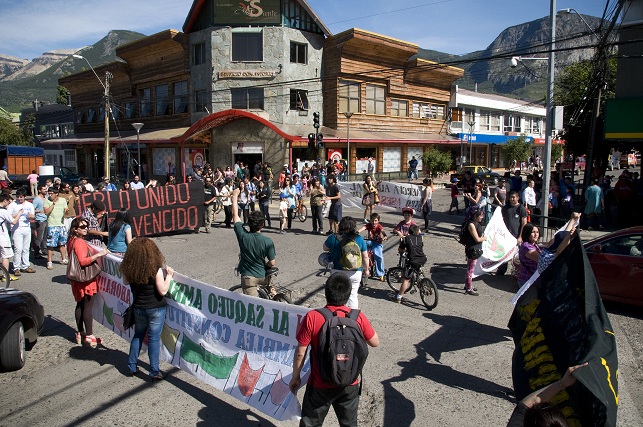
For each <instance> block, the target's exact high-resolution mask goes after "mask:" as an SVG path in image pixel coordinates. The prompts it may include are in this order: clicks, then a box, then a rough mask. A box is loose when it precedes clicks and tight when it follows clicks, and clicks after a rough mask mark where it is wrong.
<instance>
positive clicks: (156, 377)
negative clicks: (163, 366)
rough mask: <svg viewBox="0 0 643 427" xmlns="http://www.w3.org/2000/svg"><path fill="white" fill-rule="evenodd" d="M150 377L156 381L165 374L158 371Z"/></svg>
mask: <svg viewBox="0 0 643 427" xmlns="http://www.w3.org/2000/svg"><path fill="white" fill-rule="evenodd" d="M150 378H152V379H153V380H156V381H163V380H164V379H165V374H164V373H163V372H159V373H158V374H156V375H150Z"/></svg>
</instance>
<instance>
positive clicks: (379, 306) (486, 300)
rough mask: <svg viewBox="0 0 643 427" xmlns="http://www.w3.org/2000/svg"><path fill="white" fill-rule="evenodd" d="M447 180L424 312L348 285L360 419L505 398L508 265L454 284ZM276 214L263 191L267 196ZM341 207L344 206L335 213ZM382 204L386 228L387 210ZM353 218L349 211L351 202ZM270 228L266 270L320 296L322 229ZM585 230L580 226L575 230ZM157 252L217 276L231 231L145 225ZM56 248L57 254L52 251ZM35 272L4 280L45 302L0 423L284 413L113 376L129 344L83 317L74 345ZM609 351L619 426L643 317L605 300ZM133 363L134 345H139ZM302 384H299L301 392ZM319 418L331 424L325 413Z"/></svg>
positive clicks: (451, 410) (627, 417)
mask: <svg viewBox="0 0 643 427" xmlns="http://www.w3.org/2000/svg"><path fill="white" fill-rule="evenodd" d="M449 203H450V198H449V190H448V189H438V190H437V191H436V193H435V196H434V210H435V213H434V215H433V219H434V221H433V222H432V231H431V233H429V235H428V236H426V237H425V247H426V248H427V255H428V258H429V263H430V264H433V266H434V272H433V278H434V280H435V281H436V282H437V284H438V288H439V297H440V301H439V305H438V307H437V308H436V309H435V310H433V311H431V312H428V311H426V310H425V308H424V306H423V305H422V304H421V302H420V300H419V297H417V296H416V295H411V296H410V297H409V302H408V303H405V304H401V305H398V304H394V303H392V302H391V301H390V300H389V298H390V292H389V291H388V287H387V285H386V284H385V283H379V282H378V283H374V282H371V284H370V285H371V286H370V288H369V289H368V290H365V291H363V292H362V293H361V294H360V297H359V298H360V308H361V309H362V310H363V311H364V312H365V313H366V315H367V316H368V317H369V318H370V319H371V321H372V323H373V325H374V327H375V328H376V330H377V331H378V333H379V335H380V338H381V346H380V347H378V348H376V349H374V350H373V351H371V355H370V357H369V359H368V362H367V365H366V368H365V372H364V389H363V394H362V400H361V403H360V415H359V420H360V425H363V426H373V427H375V426H387V427H388V426H411V425H412V426H425V425H440V426H443V427H448V426H454V427H455V426H458V427H467V426H504V425H505V424H506V421H507V419H508V417H509V415H510V413H511V411H512V409H513V407H514V402H513V401H512V400H511V398H510V397H508V396H507V394H506V392H508V391H509V390H510V387H511V354H512V351H513V342H512V340H511V334H510V332H509V330H508V329H507V321H508V319H509V317H510V315H511V311H512V306H511V305H510V304H509V303H508V300H509V298H510V297H511V296H512V294H513V292H514V291H515V290H516V287H515V284H514V282H513V280H512V279H511V278H510V277H496V276H485V277H483V278H481V279H480V280H478V281H477V282H476V286H477V287H478V290H479V292H480V296H479V297H471V296H467V295H464V294H463V290H462V287H463V283H464V274H465V270H464V267H465V264H464V262H465V261H464V251H463V248H462V246H461V245H459V244H458V243H457V242H456V241H455V240H454V236H455V231H454V230H455V226H456V225H457V224H459V223H460V222H461V221H462V217H460V216H450V215H446V214H444V213H443V212H445V211H446V210H448V206H449ZM272 209H274V210H273V212H274V213H275V214H276V204H273V205H272ZM346 213H347V212H345V214H346ZM380 213H381V214H382V220H383V222H384V225H385V227H386V228H387V229H391V228H392V227H393V225H394V224H396V223H397V222H398V221H399V220H400V219H401V218H400V215H399V214H397V213H386V212H380ZM353 215H354V216H356V217H358V218H361V217H362V213H361V212H357V211H356V212H354V213H353ZM293 226H294V230H292V232H289V233H288V234H286V235H279V234H276V233H275V232H274V230H266V235H268V236H270V237H271V238H272V239H273V240H274V241H275V245H276V248H277V265H278V267H279V268H280V274H279V277H278V282H279V284H280V285H283V286H287V287H289V288H290V289H291V290H292V291H293V297H294V300H295V302H296V303H297V304H301V305H305V306H310V307H319V306H322V305H323V302H324V297H323V292H322V289H323V283H324V280H325V279H324V277H323V276H320V268H319V266H318V264H317V256H318V255H319V253H320V252H321V246H322V242H323V241H324V237H322V236H313V235H311V234H309V231H310V230H311V222H310V219H308V220H307V221H306V222H305V223H300V222H294V223H293ZM592 235H595V234H592V233H587V232H583V233H582V237H583V238H584V239H587V238H590V237H591V236H592ZM156 241H157V242H158V244H159V246H160V248H161V250H162V251H163V253H164V254H165V256H166V258H167V262H168V264H169V265H170V266H172V267H173V268H175V269H176V270H177V271H179V272H181V273H183V274H186V275H188V276H191V277H194V278H196V279H199V280H202V281H205V282H208V283H211V284H214V285H217V286H220V287H224V288H228V287H230V286H232V285H234V284H237V283H238V278H237V277H235V275H234V272H233V270H234V267H235V265H236V263H237V254H238V247H237V243H236V240H235V238H234V237H233V232H232V231H231V230H228V229H222V228H215V229H213V232H212V233H211V234H204V233H202V234H199V235H193V234H190V235H178V236H171V237H162V238H157V239H156ZM395 247H396V243H395V242H393V241H390V242H386V244H385V260H386V266H387V267H391V266H394V265H395V264H396V257H395V252H396V251H395ZM56 259H59V258H56ZM36 269H37V272H36V273H35V274H31V275H28V274H23V276H22V277H21V278H20V280H19V281H18V282H16V283H15V284H16V285H17V287H18V288H21V289H25V290H29V291H31V292H34V293H35V294H36V295H37V296H38V297H39V298H40V301H41V302H42V303H43V305H44V306H45V312H46V315H47V319H46V323H45V330H44V333H43V335H42V336H41V337H40V339H39V341H38V343H37V344H36V346H35V347H34V349H33V350H32V351H31V352H30V353H29V354H28V360H27V365H26V366H25V367H24V368H23V369H22V370H20V371H18V372H13V373H2V374H0V402H2V405H1V406H0V426H7V427H9V426H11V427H14V426H47V427H54V426H80V425H83V426H84V425H88V426H93V425H109V426H130V425H145V426H190V425H203V426H210V425H212V426H223V425H228V426H272V425H284V426H294V425H296V423H280V422H278V421H276V420H273V419H271V418H268V417H266V416H264V415H262V414H260V413H258V412H256V411H254V410H252V409H251V408H249V407H247V406H246V405H245V404H242V403H240V402H238V401H236V400H234V399H232V398H230V397H229V396H227V395H224V394H223V393H220V392H218V391H217V390H214V389H213V388H211V387H210V386H208V385H205V384H203V383H200V382H199V381H198V380H196V379H194V378H193V377H191V376H190V375H188V374H186V373H184V372H181V371H179V370H177V369H174V368H172V367H171V366H169V365H165V366H164V368H165V369H166V370H167V371H168V372H169V376H168V378H167V380H166V381H163V382H158V383H152V382H151V381H148V380H145V379H139V378H128V377H126V376H125V372H126V359H127V352H128V348H129V346H128V345H127V343H126V342H125V341H123V340H122V339H120V338H119V337H117V336H116V335H114V334H113V333H112V332H111V331H108V330H107V329H105V328H103V327H102V326H96V329H97V331H96V333H97V335H98V336H102V337H103V339H104V340H105V345H104V346H103V347H100V348H99V349H96V350H92V349H89V348H83V347H79V346H76V345H75V344H74V343H72V342H71V340H73V337H74V329H75V327H74V320H73V311H74V307H75V303H74V301H73V298H72V296H71V291H70V288H69V285H68V283H67V280H66V278H65V268H64V266H62V265H59V264H57V263H56V264H54V270H53V271H48V270H46V269H45V268H44V263H37V268H36ZM608 312H609V313H610V320H611V322H612V325H613V327H614V331H615V333H616V337H617V343H618V352H619V363H620V370H619V398H620V409H619V420H618V425H619V426H624V427H625V426H628V427H629V426H640V425H643V385H642V384H643V369H642V368H643V366H642V365H643V332H641V331H642V330H643V328H642V326H643V321H642V318H643V317H642V316H641V314H640V310H637V309H628V308H627V307H623V306H608ZM142 361H143V366H142V368H143V369H146V368H147V367H148V366H147V365H146V356H143V355H142ZM302 396H303V392H300V394H299V398H300V399H301V398H302ZM326 425H328V426H335V425H337V422H336V419H335V417H334V415H333V414H329V416H328V418H327V423H326Z"/></svg>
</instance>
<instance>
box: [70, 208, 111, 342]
mask: <svg viewBox="0 0 643 427" xmlns="http://www.w3.org/2000/svg"><path fill="white" fill-rule="evenodd" d="M88 230H89V223H88V222H87V220H86V219H85V218H82V217H79V218H75V219H74V220H73V221H72V222H71V225H70V227H69V241H68V242H67V252H68V253H69V257H70V258H71V257H72V252H73V256H75V257H76V258H77V259H78V263H79V264H80V266H81V267H87V266H89V265H90V264H91V263H93V262H94V261H96V260H97V259H98V258H100V257H102V256H105V255H107V254H108V253H109V252H108V251H107V249H103V250H102V251H100V252H96V253H93V251H92V250H91V249H90V247H89V245H88V244H87V241H86V240H85V237H87V232H88ZM96 292H98V284H97V283H96V279H93V280H91V281H89V282H75V281H73V280H72V281H71V293H72V294H73V295H74V300H75V301H76V310H75V311H74V315H75V317H76V326H77V332H76V344H78V345H81V344H84V345H88V346H90V347H92V348H95V347H96V346H97V345H98V344H101V343H102V340H101V339H100V338H96V337H95V336H94V318H93V317H92V296H94V294H96Z"/></svg>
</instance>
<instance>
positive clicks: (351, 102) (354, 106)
mask: <svg viewBox="0 0 643 427" xmlns="http://www.w3.org/2000/svg"><path fill="white" fill-rule="evenodd" d="M361 105H362V101H361V98H360V93H359V83H357V82H349V81H344V80H342V81H340V82H339V111H340V112H341V113H345V112H348V111H350V112H353V113H360V112H361Z"/></svg>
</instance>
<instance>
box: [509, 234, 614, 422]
mask: <svg viewBox="0 0 643 427" xmlns="http://www.w3.org/2000/svg"><path fill="white" fill-rule="evenodd" d="M509 329H511V332H512V334H513V339H514V343H515V350H514V355H513V361H512V371H513V372H512V374H513V385H514V390H515V392H516V399H517V400H522V399H523V398H524V397H526V396H527V395H529V394H531V393H532V392H534V391H536V390H538V389H540V388H542V387H544V386H546V385H548V384H551V383H553V382H555V381H558V380H559V379H560V378H562V376H563V375H564V373H565V370H566V369H567V368H568V367H569V366H574V365H579V364H581V363H584V362H589V366H587V367H584V368H582V369H578V370H577V371H575V372H574V376H575V377H576V378H577V379H578V381H577V382H576V384H574V385H573V386H572V387H569V388H568V389H566V390H564V391H562V392H560V393H559V394H558V395H556V397H555V398H554V399H552V401H551V402H550V403H552V404H555V405H556V406H557V407H558V408H560V409H561V411H562V412H563V413H564V414H565V416H566V417H567V420H568V422H569V425H570V426H608V427H610V426H616V411H617V408H618V359H617V356H616V339H615V337H614V331H613V330H612V325H611V324H610V321H609V319H608V317H607V313H606V312H605V308H604V307H603V302H602V301H601V298H600V295H599V293H598V287H597V285H596V279H595V278H594V273H593V272H592V267H591V266H590V264H589V261H588V260H587V256H586V254H585V250H584V248H583V245H582V243H581V241H580V238H579V237H578V235H575V236H574V237H573V239H572V241H571V242H570V244H569V246H568V247H567V248H566V249H565V250H564V251H563V252H562V253H561V254H560V255H559V256H558V257H557V258H556V259H555V260H554V261H553V262H552V263H551V265H550V266H549V267H548V268H547V269H546V270H545V271H543V274H542V275H541V276H540V278H539V279H538V280H537V281H536V282H535V283H534V284H533V285H532V286H531V288H530V289H529V290H528V291H527V292H526V293H525V294H524V295H523V296H522V297H521V298H520V299H519V300H518V302H517V304H516V307H515V309H514V312H513V314H512V316H511V320H510V321H509Z"/></svg>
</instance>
